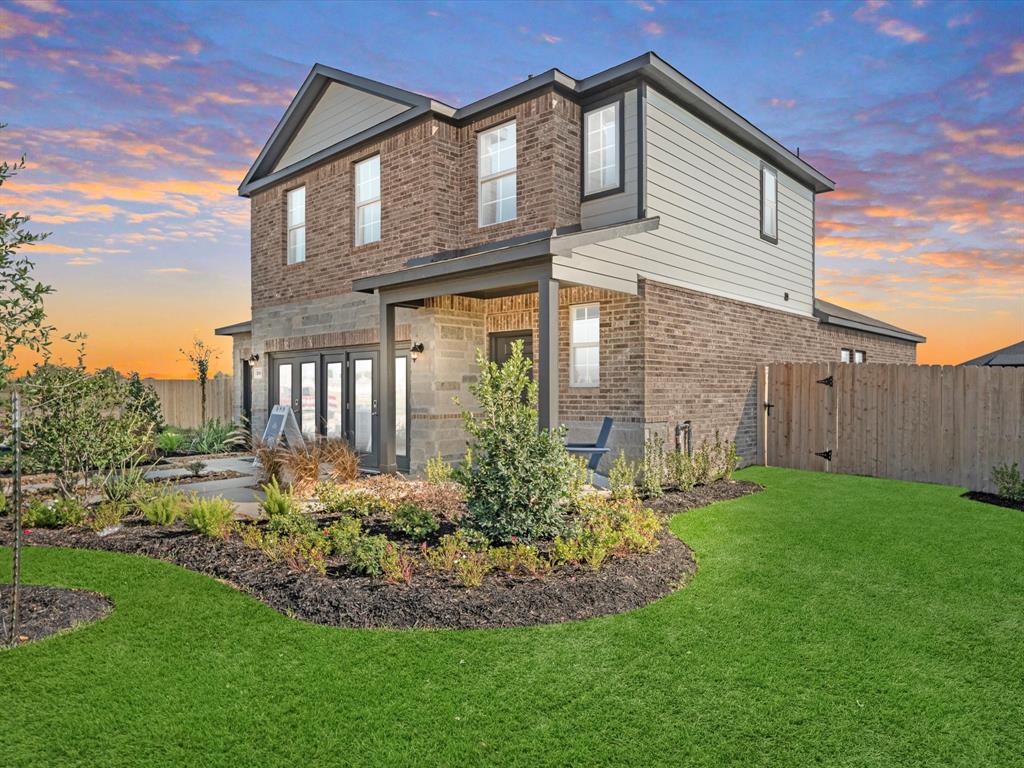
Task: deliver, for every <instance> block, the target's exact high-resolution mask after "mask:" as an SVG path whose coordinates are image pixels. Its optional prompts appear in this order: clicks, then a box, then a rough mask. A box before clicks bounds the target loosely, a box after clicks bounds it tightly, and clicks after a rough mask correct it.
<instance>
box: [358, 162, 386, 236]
mask: <svg viewBox="0 0 1024 768" xmlns="http://www.w3.org/2000/svg"><path fill="white" fill-rule="evenodd" d="M378 240H380V155H374V156H373V157H370V158H367V159H366V160H363V161H362V162H359V163H356V245H366V244H367V243H376V242H377V241H378Z"/></svg>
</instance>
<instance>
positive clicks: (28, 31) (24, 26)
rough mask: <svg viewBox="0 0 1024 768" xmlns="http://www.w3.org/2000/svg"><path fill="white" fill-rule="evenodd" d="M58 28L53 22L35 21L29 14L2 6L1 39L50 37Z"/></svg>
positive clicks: (0, 7) (0, 9) (0, 20)
mask: <svg viewBox="0 0 1024 768" xmlns="http://www.w3.org/2000/svg"><path fill="white" fill-rule="evenodd" d="M56 30H57V28H56V26H54V25H52V24H47V23H45V22H42V21H34V20H33V19H30V18H29V17H28V16H23V15H21V14H20V13H14V12H13V11H10V10H8V9H7V8H4V7H2V6H0V40H10V39H11V38H15V37H21V36H31V37H49V36H50V35H51V34H52V33H54V32H55V31H56Z"/></svg>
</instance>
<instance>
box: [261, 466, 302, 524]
mask: <svg viewBox="0 0 1024 768" xmlns="http://www.w3.org/2000/svg"><path fill="white" fill-rule="evenodd" d="M260 490H262V491H263V501H261V502H260V509H262V510H263V512H264V513H266V515H267V517H269V518H270V519H271V520H273V519H274V518H275V517H280V516H283V515H294V514H298V512H299V505H298V502H296V501H295V497H294V496H292V493H291V491H286V490H282V489H281V486H280V485H279V484H278V482H277V478H276V477H272V478H270V482H269V483H265V484H264V485H262V486H260Z"/></svg>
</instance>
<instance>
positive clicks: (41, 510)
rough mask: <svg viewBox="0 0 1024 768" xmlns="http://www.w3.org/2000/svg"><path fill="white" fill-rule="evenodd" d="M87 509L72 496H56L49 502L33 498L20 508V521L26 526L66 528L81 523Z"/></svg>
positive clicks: (85, 516) (87, 512)
mask: <svg viewBox="0 0 1024 768" xmlns="http://www.w3.org/2000/svg"><path fill="white" fill-rule="evenodd" d="M88 516H89V510H87V509H86V508H85V506H84V505H83V504H82V503H81V502H80V501H78V499H76V498H74V497H73V496H66V497H62V498H58V499H56V500H54V501H52V502H50V503H48V504H47V503H44V502H42V501H40V500H39V499H33V500H32V501H31V502H29V504H28V507H26V508H24V509H23V510H22V516H21V523H22V525H24V526H25V527H26V528H66V527H68V526H71V525H82V523H84V522H85V520H86V518H87V517H88Z"/></svg>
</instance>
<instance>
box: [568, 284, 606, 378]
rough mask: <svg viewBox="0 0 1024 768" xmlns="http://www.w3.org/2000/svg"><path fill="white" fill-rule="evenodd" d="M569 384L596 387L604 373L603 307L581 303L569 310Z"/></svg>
mask: <svg viewBox="0 0 1024 768" xmlns="http://www.w3.org/2000/svg"><path fill="white" fill-rule="evenodd" d="M569 317H570V328H569V385H570V386H573V387H596V386H599V385H600V373H601V307H600V305H598V304H580V305H577V306H574V307H570V308H569Z"/></svg>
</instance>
